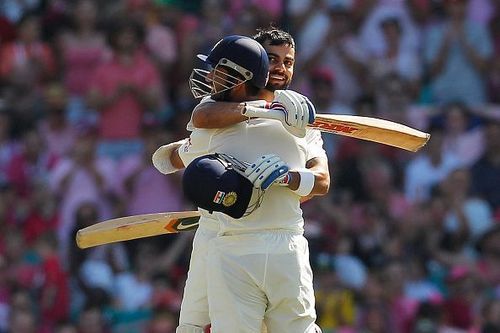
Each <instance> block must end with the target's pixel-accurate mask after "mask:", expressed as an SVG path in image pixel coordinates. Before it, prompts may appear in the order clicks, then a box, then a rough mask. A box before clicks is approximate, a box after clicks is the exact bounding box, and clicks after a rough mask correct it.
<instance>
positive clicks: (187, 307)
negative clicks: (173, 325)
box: [176, 226, 217, 333]
mask: <svg viewBox="0 0 500 333" xmlns="http://www.w3.org/2000/svg"><path fill="white" fill-rule="evenodd" d="M216 234H217V232H216V231H214V230H210V229H208V228H205V227H203V226H200V227H199V228H198V230H196V233H195V237H194V240H193V251H192V252H191V260H190V262H189V271H188V275H187V279H186V285H185V287H184V294H183V297H182V303H181V310H180V315H179V326H178V327H177V330H176V333H202V332H203V327H205V326H206V325H208V324H209V323H210V318H209V316H208V299H207V280H206V261H207V245H208V242H209V240H210V239H212V238H213V237H215V236H216Z"/></svg>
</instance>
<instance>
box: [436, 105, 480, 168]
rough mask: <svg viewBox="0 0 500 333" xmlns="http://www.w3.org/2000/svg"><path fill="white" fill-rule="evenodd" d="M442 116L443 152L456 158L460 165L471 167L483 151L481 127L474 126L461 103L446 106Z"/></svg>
mask: <svg viewBox="0 0 500 333" xmlns="http://www.w3.org/2000/svg"><path fill="white" fill-rule="evenodd" d="M442 116H443V118H444V129H445V132H444V142H443V151H444V152H445V153H446V152H449V153H450V154H453V155H455V156H457V157H458V158H459V159H460V163H461V164H462V165H464V166H467V167H469V166H471V165H472V164H474V163H475V162H476V161H477V160H478V159H479V157H480V156H481V155H482V154H483V151H484V136H483V128H482V126H479V125H476V126H474V124H473V117H471V115H470V111H469V110H468V108H467V106H465V105H463V104H461V103H451V104H449V105H446V106H445V107H444V108H443V111H442Z"/></svg>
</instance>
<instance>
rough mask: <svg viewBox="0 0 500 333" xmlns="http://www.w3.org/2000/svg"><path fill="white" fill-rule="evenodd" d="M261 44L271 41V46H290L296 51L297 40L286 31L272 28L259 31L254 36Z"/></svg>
mask: <svg viewBox="0 0 500 333" xmlns="http://www.w3.org/2000/svg"><path fill="white" fill-rule="evenodd" d="M253 39H255V40H256V41H257V42H259V43H260V44H264V42H266V41H269V44H270V45H283V44H286V45H290V46H291V47H292V48H294V49H295V40H294V39H293V37H292V35H291V34H290V33H288V32H286V31H284V30H281V29H278V28H275V27H273V26H270V27H269V28H266V29H257V33H256V34H255V35H254V36H253Z"/></svg>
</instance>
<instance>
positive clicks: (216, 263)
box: [207, 236, 267, 333]
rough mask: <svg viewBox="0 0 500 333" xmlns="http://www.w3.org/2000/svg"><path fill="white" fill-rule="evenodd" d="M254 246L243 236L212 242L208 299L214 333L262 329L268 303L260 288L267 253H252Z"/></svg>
mask: <svg viewBox="0 0 500 333" xmlns="http://www.w3.org/2000/svg"><path fill="white" fill-rule="evenodd" d="M255 246H256V244H255V243H254V242H248V241H247V240H246V239H245V237H244V236H222V237H217V238H216V239H214V240H212V241H211V242H210V246H209V254H208V262H207V272H208V302H209V309H210V319H211V321H212V332H214V333H255V332H260V331H261V329H262V321H263V318H264V312H265V309H266V306H267V299H266V296H265V295H264V293H263V292H262V290H261V289H260V285H261V284H262V281H261V278H262V277H263V276H264V275H265V271H264V266H265V256H264V255H263V254H261V253H258V254H255V253H251V252H252V251H251V249H252V248H254V247H255ZM257 246H258V245H257ZM249 272H253V273H252V274H249Z"/></svg>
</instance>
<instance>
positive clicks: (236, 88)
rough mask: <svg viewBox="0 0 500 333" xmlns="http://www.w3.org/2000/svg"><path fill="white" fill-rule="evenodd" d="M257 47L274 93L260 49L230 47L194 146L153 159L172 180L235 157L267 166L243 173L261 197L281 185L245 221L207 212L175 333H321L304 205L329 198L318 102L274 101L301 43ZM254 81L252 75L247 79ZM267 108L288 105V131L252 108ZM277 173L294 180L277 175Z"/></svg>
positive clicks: (220, 51)
mask: <svg viewBox="0 0 500 333" xmlns="http://www.w3.org/2000/svg"><path fill="white" fill-rule="evenodd" d="M256 39H257V40H259V42H261V43H262V44H263V45H264V47H265V48H266V49H267V51H268V55H269V62H270V66H269V69H270V76H269V82H268V83H267V86H266V89H259V88H263V87H264V86H265V84H266V78H267V55H266V53H265V52H263V50H261V49H262V48H261V47H260V46H259V47H260V48H258V47H256V46H257V45H259V44H258V43H255V44H252V43H251V42H249V41H251V39H249V38H245V37H241V36H230V37H228V38H225V39H223V40H222V41H221V42H219V43H218V44H217V45H216V46H215V47H214V49H212V51H211V52H210V54H209V55H208V57H207V58H206V61H207V62H208V63H209V64H210V65H211V66H212V71H210V72H209V73H207V76H208V80H209V81H208V82H212V83H213V84H211V85H209V86H208V88H209V89H208V90H207V93H208V94H209V95H211V98H205V99H203V100H202V102H201V103H200V105H199V106H198V107H197V108H196V109H195V111H194V112H193V116H192V120H191V122H190V124H189V126H188V128H189V129H191V130H192V134H191V136H190V138H189V140H184V141H183V142H182V143H181V142H179V143H174V144H170V145H166V146H162V147H161V148H159V149H158V151H157V152H156V153H155V155H154V156H153V160H154V163H155V166H156V167H157V168H158V169H159V170H160V171H161V172H163V173H170V172H173V171H175V170H176V169H179V168H182V167H184V165H188V164H189V163H190V162H191V161H192V160H194V159H195V158H197V157H199V156H202V155H206V154H210V153H214V152H219V153H227V154H230V155H232V156H234V157H236V158H237V159H239V160H241V161H250V162H253V163H251V164H255V165H257V164H258V165H260V166H262V162H265V163H264V165H269V168H263V167H262V168H260V170H258V169H259V168H251V167H249V168H248V170H247V172H246V173H243V174H244V175H245V177H247V178H249V179H251V180H253V186H254V187H256V188H259V189H258V190H255V191H256V192H259V191H262V187H263V184H264V185H265V186H266V187H267V186H268V185H269V183H272V181H273V180H274V181H276V182H279V183H280V184H272V185H271V186H269V187H268V188H266V191H265V194H264V196H263V198H262V199H263V200H262V202H261V204H260V207H259V208H257V209H255V210H254V211H253V212H252V213H251V214H249V215H247V216H244V217H242V218H239V219H235V218H232V217H230V216H228V215H226V214H223V213H220V212H214V213H212V214H210V213H208V212H207V211H204V210H201V211H202V219H201V220H200V227H199V229H198V230H197V232H196V235H195V240H194V243H193V253H192V257H191V263H190V270H189V274H188V279H187V281H186V288H185V294H184V299H183V304H182V308H181V316H180V320H179V327H178V328H177V332H202V327H203V326H204V325H206V324H207V323H208V322H209V321H211V322H212V328H213V332H260V327H261V324H262V322H265V324H266V326H267V328H268V331H269V332H271V333H272V332H316V331H319V328H318V327H317V326H316V325H315V324H314V321H315V318H316V314H315V311H314V295H313V290H312V274H311V270H310V265H309V258H308V250H307V241H306V240H305V238H304V237H303V236H302V232H303V229H302V225H303V219H302V212H301V210H300V206H299V201H300V198H301V197H308V196H313V195H323V194H325V193H326V192H327V191H328V186H329V173H328V168H327V159H326V154H325V152H324V150H323V149H322V140H321V136H320V134H319V132H317V131H315V130H309V129H308V130H305V126H306V125H307V123H308V121H309V120H310V121H312V120H313V116H314V112H312V114H311V106H310V102H308V100H307V99H306V98H305V97H303V96H301V95H299V94H296V93H293V92H290V91H277V92H276V96H275V94H274V91H275V90H276V89H279V88H281V89H283V88H286V87H287V86H288V84H289V82H290V80H291V77H292V74H293V61H294V52H295V47H294V43H293V39H292V38H291V37H290V36H289V35H288V34H287V33H285V32H282V31H279V30H269V31H262V32H260V33H259V34H258V35H257V36H256ZM228 45H229V46H228ZM228 68H231V69H228ZM264 68H265V70H264ZM233 70H235V71H236V72H233ZM199 73H202V72H200V71H195V74H194V75H197V74H199ZM240 73H241V74H240ZM248 73H251V74H252V75H251V76H250V75H247V76H245V75H246V74H248ZM228 74H231V76H229V75H228ZM194 75H193V77H192V83H194V84H193V85H192V86H193V89H194V90H195V91H196V94H197V95H198V96H199V95H202V91H203V90H204V88H207V87H203V85H201V86H200V84H199V83H200V82H201V83H203V82H207V81H204V80H200V79H198V80H197V79H196V77H195V76H194ZM263 77H264V78H263ZM235 78H239V79H238V80H236V81H234V80H235ZM193 79H194V80H193ZM228 81H232V82H231V83H229V82H228ZM216 100H221V101H233V103H223V102H215V101H216ZM249 100H254V101H252V102H249ZM266 100H267V101H268V102H272V101H276V102H279V103H281V104H283V105H284V108H283V109H286V112H284V118H283V122H282V123H283V124H282V123H280V122H279V121H276V120H269V119H265V118H263V117H265V111H263V110H262V109H253V110H257V111H258V112H255V111H252V108H247V107H246V106H248V105H253V106H257V107H259V106H265V105H266V102H265V101H266ZM245 101H247V103H244V102H245ZM275 105H276V104H275ZM278 106H279V105H278ZM279 107H281V106H279ZM259 110H260V111H259ZM252 112H253V113H252ZM286 114H287V115H288V117H286V116H285V115H286ZM295 115H297V118H295ZM249 116H251V117H252V118H249ZM254 116H259V117H260V118H253V117H254ZM295 119H296V120H295ZM294 120H295V121H294ZM200 127H209V128H213V129H200ZM216 128H220V129H216ZM289 132H293V133H295V134H297V135H298V136H302V137H296V136H293V135H291V134H290V133H289ZM181 144H182V145H181ZM180 145H181V147H180V149H177V147H178V146H180ZM171 155H172V159H170V156H171ZM263 156H264V158H262V157H263ZM177 157H179V158H180V159H179V158H177ZM269 161H272V162H273V163H267V162H269ZM274 166H279V167H278V168H279V169H280V170H285V169H286V168H288V169H289V170H293V171H290V172H285V173H284V174H279V173H278V174H277V173H273V172H274V171H276V169H275V167H274ZM260 176H262V177H263V178H262V179H260V178H261V177H260ZM273 177H275V178H274V179H273ZM283 185H284V186H283ZM206 192H207V195H210V193H208V191H206ZM207 252H208V255H207ZM277 281H279V283H278V282H277ZM207 287H208V303H209V305H210V306H209V307H208V304H207ZM207 307H208V308H209V309H210V318H209V317H208V312H207V310H208V308H207Z"/></svg>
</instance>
